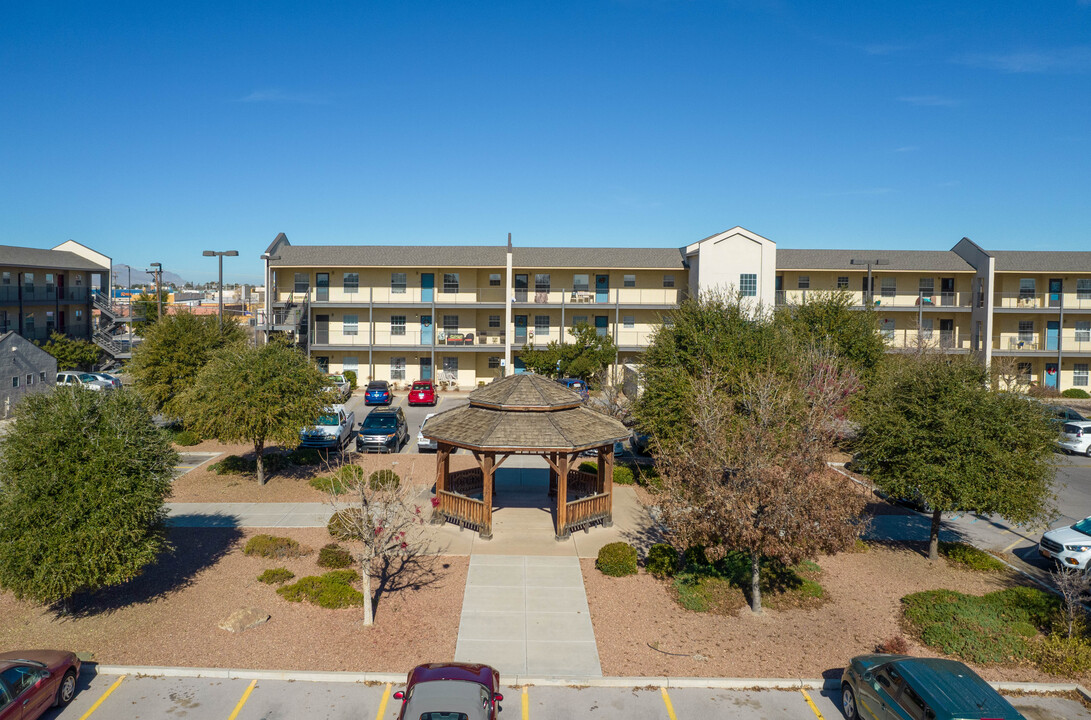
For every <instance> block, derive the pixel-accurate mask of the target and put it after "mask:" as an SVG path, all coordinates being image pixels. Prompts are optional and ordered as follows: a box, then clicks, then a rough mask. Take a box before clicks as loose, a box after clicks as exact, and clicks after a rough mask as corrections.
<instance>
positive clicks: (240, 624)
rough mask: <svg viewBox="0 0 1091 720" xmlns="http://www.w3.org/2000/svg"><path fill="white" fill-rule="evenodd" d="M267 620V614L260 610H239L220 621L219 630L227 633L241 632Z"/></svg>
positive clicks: (253, 608)
mask: <svg viewBox="0 0 1091 720" xmlns="http://www.w3.org/2000/svg"><path fill="white" fill-rule="evenodd" d="M268 619H269V613H267V612H265V611H264V610H262V609H260V608H255V607H250V608H239V609H238V610H236V611H235V612H233V613H231V614H230V615H228V616H227V617H226V618H224V619H223V620H221V621H220V629H221V630H227V631H228V632H242V631H243V630H249V629H250V628H252V627H257V626H258V625H261V624H262V623H263V622H265V621H267V620H268Z"/></svg>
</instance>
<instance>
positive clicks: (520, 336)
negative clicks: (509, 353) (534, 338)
mask: <svg viewBox="0 0 1091 720" xmlns="http://www.w3.org/2000/svg"><path fill="white" fill-rule="evenodd" d="M526 341H527V316H526V315H516V316H515V342H516V343H519V344H526Z"/></svg>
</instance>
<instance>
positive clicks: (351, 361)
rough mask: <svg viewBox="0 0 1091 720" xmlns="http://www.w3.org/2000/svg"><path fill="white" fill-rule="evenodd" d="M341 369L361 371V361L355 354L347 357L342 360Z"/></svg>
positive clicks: (343, 370) (344, 370)
mask: <svg viewBox="0 0 1091 720" xmlns="http://www.w3.org/2000/svg"><path fill="white" fill-rule="evenodd" d="M341 370H342V372H349V371H350V370H351V371H352V372H359V370H360V361H359V360H357V359H356V356H355V355H353V356H349V357H346V358H345V359H344V360H342V361H341Z"/></svg>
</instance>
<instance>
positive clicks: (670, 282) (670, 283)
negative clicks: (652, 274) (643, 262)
mask: <svg viewBox="0 0 1091 720" xmlns="http://www.w3.org/2000/svg"><path fill="white" fill-rule="evenodd" d="M663 287H665V288H672V287H674V276H673V275H664V276H663Z"/></svg>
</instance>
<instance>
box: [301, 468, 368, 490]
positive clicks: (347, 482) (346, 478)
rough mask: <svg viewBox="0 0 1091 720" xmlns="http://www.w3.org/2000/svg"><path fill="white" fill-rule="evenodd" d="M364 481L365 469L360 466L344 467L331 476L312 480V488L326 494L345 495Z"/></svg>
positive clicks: (321, 476) (322, 476)
mask: <svg viewBox="0 0 1091 720" xmlns="http://www.w3.org/2000/svg"><path fill="white" fill-rule="evenodd" d="M363 479H364V469H363V468H362V467H360V466H359V465H342V466H341V467H339V468H338V469H337V471H336V472H334V473H333V474H331V475H320V476H319V477H316V478H311V480H310V486H311V487H313V488H314V489H315V490H321V491H322V492H325V493H334V494H336V495H344V494H345V493H346V492H348V491H349V490H352V489H353V488H354V487H356V485H357V484H358V483H360V482H361V481H362V480H363Z"/></svg>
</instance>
